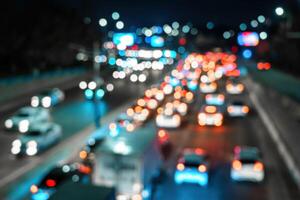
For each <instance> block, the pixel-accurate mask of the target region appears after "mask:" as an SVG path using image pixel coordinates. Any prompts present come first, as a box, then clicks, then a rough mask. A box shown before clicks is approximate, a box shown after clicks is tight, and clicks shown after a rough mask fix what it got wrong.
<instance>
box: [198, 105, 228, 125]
mask: <svg viewBox="0 0 300 200" xmlns="http://www.w3.org/2000/svg"><path fill="white" fill-rule="evenodd" d="M198 124H199V125H200V126H205V125H211V126H221V125H222V124H223V113H222V112H221V110H220V109H219V107H217V106H213V105H203V106H202V107H201V110H200V112H199V114H198Z"/></svg>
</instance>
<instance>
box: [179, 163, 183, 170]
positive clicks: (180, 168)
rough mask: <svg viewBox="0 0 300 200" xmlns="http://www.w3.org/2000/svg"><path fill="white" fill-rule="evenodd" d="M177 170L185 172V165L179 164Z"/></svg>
mask: <svg viewBox="0 0 300 200" xmlns="http://www.w3.org/2000/svg"><path fill="white" fill-rule="evenodd" d="M177 169H178V170H179V171H183V170H184V164H182V163H178V164H177Z"/></svg>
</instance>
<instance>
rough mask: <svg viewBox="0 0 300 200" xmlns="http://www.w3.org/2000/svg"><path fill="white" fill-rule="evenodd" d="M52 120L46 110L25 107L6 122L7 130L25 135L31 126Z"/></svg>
mask: <svg viewBox="0 0 300 200" xmlns="http://www.w3.org/2000/svg"><path fill="white" fill-rule="evenodd" d="M49 120H50V114H49V111H48V110H46V109H45V108H33V107H23V108H21V109H20V110H19V111H17V112H16V113H15V114H14V115H12V116H11V117H9V118H8V119H7V120H5V122H4V126H5V128H6V129H7V130H17V131H19V132H21V133H25V132H27V131H28V130H29V128H30V126H31V125H33V124H35V123H39V122H47V121H49Z"/></svg>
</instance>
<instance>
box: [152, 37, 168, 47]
mask: <svg viewBox="0 0 300 200" xmlns="http://www.w3.org/2000/svg"><path fill="white" fill-rule="evenodd" d="M150 44H151V46H152V47H163V46H164V45H165V40H164V38H163V37H160V36H157V35H154V36H152V37H151V40H150Z"/></svg>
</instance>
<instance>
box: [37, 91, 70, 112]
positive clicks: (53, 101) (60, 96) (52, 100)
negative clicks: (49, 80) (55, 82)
mask: <svg viewBox="0 0 300 200" xmlns="http://www.w3.org/2000/svg"><path fill="white" fill-rule="evenodd" d="M64 99H65V94H64V92H63V91H62V90H60V89H58V88H54V89H50V90H45V91H43V92H41V93H40V94H39V95H36V96H33V97H31V106H32V107H38V106H41V107H44V108H49V107H51V106H55V105H57V104H58V103H60V102H62V101H63V100H64Z"/></svg>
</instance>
